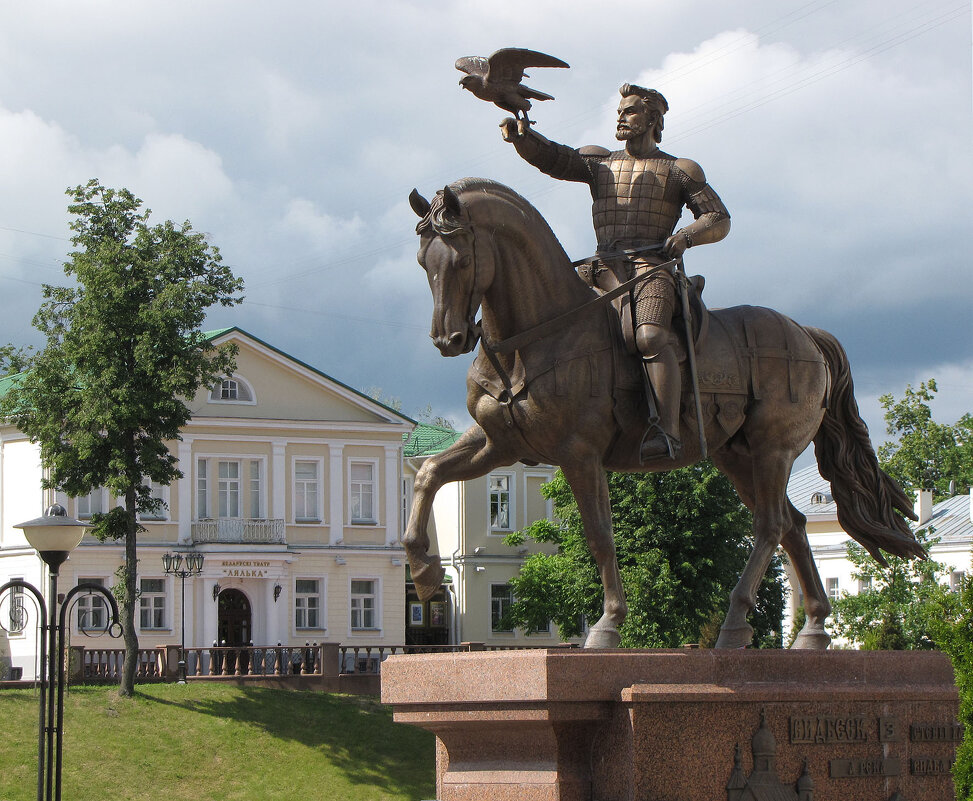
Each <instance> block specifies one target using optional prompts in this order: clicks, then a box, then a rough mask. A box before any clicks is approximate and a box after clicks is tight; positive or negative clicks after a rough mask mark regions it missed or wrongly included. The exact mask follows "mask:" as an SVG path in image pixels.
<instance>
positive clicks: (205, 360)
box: [4, 180, 242, 537]
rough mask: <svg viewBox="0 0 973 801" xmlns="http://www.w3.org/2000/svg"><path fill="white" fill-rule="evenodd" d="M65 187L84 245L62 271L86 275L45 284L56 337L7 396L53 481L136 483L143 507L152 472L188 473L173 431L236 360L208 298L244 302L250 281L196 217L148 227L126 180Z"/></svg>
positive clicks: (44, 311) (50, 336)
mask: <svg viewBox="0 0 973 801" xmlns="http://www.w3.org/2000/svg"><path fill="white" fill-rule="evenodd" d="M67 194H68V195H70V196H71V198H72V200H73V203H72V204H71V205H70V206H69V207H68V210H69V211H70V212H71V213H72V214H73V215H75V219H74V221H73V222H72V223H71V228H72V230H73V231H74V236H73V237H72V240H71V241H72V242H73V244H74V246H75V248H76V250H75V251H74V252H72V253H71V254H70V257H69V260H68V261H67V263H66V264H65V265H64V272H65V274H66V275H67V276H69V277H73V278H74V279H75V282H76V284H75V286H73V287H55V286H48V285H45V286H44V302H43V304H42V305H41V308H40V310H39V311H38V312H37V314H36V315H35V317H34V325H35V327H36V328H38V329H39V330H40V331H41V332H42V333H44V334H45V335H46V337H47V344H46V346H45V348H44V349H43V350H42V351H40V352H39V353H37V354H36V355H35V356H34V357H33V358H32V359H31V360H30V362H29V367H30V372H29V373H28V375H27V376H25V378H24V380H23V381H22V382H21V383H20V384H19V386H18V387H16V388H15V389H13V390H12V391H11V392H10V393H8V395H7V397H6V398H5V399H4V406H5V409H6V411H7V412H8V413H12V417H13V420H14V422H15V424H16V425H17V427H18V428H20V429H21V430H22V431H23V432H24V433H26V434H27V435H29V436H30V437H31V439H33V440H35V441H37V442H39V443H40V446H41V460H42V463H43V464H44V466H45V467H46V468H48V469H49V475H48V477H47V479H46V485H47V486H49V487H58V488H61V489H63V490H64V491H65V492H67V493H68V494H69V495H81V494H85V493H87V492H89V491H91V490H92V489H93V488H96V487H100V486H104V487H107V488H108V489H109V490H111V491H112V493H113V494H114V495H116V496H117V497H125V493H126V491H128V490H129V489H130V488H131V487H133V486H134V487H135V488H136V495H137V501H138V509H139V510H140V511H142V510H146V509H149V508H151V506H152V503H153V502H152V500H151V498H150V495H149V491H148V489H147V488H144V487H143V486H142V484H143V479H151V480H152V481H153V482H155V483H157V484H169V483H171V482H172V481H173V480H174V479H175V478H177V477H178V476H179V475H180V474H179V471H178V470H177V468H176V460H175V458H174V457H173V456H172V455H171V454H170V453H169V452H168V450H167V449H166V447H165V444H164V441H165V440H173V439H177V438H178V437H179V430H180V428H181V427H182V426H183V425H185V423H186V422H188V420H189V417H190V411H189V408H188V407H187V406H186V404H185V402H184V401H183V399H184V398H191V397H192V396H193V395H194V394H195V392H196V390H197V389H198V388H199V387H200V386H201V385H205V384H208V383H212V382H213V381H215V380H216V378H217V377H219V376H220V375H222V374H224V373H227V372H230V371H231V370H232V367H233V352H232V350H231V349H228V348H227V349H223V350H219V351H218V350H216V349H215V348H214V347H213V346H212V345H211V344H210V343H209V342H208V341H207V340H206V339H205V338H204V336H203V334H202V333H201V331H199V327H200V326H201V325H202V323H203V321H204V319H205V315H206V310H207V309H208V308H209V307H210V306H213V305H214V304H221V305H224V306H229V305H232V304H234V303H238V302H239V299H238V298H236V297H234V293H236V292H238V291H240V290H241V289H242V282H241V281H240V280H239V279H237V278H234V277H233V274H232V272H231V271H230V269H229V268H228V267H225V266H223V265H222V264H221V263H220V261H221V260H220V255H219V251H218V250H217V249H216V248H215V247H211V246H210V245H209V244H208V243H207V242H206V239H205V237H204V236H203V235H202V234H200V233H197V232H195V231H193V229H192V226H191V225H190V224H189V223H188V222H185V223H183V224H182V225H181V226H176V225H174V224H173V223H172V222H169V221H167V222H165V223H162V224H159V225H152V226H150V225H149V222H148V220H149V214H150V212H149V210H147V209H146V210H145V211H141V210H140V209H141V206H142V201H141V200H139V199H138V198H136V197H135V196H134V195H132V193H131V192H129V191H128V190H126V189H120V190H114V189H108V188H106V187H103V186H102V185H101V184H100V183H99V182H98V181H96V180H92V181H89V182H88V184H87V185H85V186H78V187H76V188H74V189H70V190H68V192H67ZM101 533H102V534H104V535H107V536H114V537H117V536H122V535H124V531H123V530H122V531H120V530H118V529H117V528H114V529H111V530H105V529H104V528H102V530H101Z"/></svg>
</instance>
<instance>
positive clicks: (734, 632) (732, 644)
mask: <svg viewBox="0 0 973 801" xmlns="http://www.w3.org/2000/svg"><path fill="white" fill-rule="evenodd" d="M752 642H753V627H752V626H751V625H750V624H749V623H745V624H744V625H742V626H737V627H736V628H732V629H730V628H727V627H726V626H723V628H721V629H720V638H719V639H718V640H717V641H716V647H717V648H746V647H747V646H749V645H750V643H752Z"/></svg>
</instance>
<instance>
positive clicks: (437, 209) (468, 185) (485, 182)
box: [416, 178, 553, 236]
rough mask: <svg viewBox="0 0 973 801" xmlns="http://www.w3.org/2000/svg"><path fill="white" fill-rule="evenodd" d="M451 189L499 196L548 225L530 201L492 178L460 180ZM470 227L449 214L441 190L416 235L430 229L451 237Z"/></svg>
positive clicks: (460, 192) (417, 227)
mask: <svg viewBox="0 0 973 801" xmlns="http://www.w3.org/2000/svg"><path fill="white" fill-rule="evenodd" d="M449 189H450V190H452V192H454V193H455V194H456V195H461V194H465V193H467V192H477V191H482V192H486V193H488V194H491V195H499V196H501V197H503V198H505V199H507V200H508V201H510V202H511V203H513V204H514V205H515V206H517V207H519V208H520V209H521V210H522V211H524V212H525V213H529V214H530V215H531V216H532V217H534V218H535V219H537V220H540V221H541V222H543V223H544V225H545V226H546V225H547V223H546V221H544V219H543V217H541V215H540V213H539V212H538V211H537V209H535V208H534V207H533V205H531V203H530V201H528V200H526V199H525V198H524V197H522V196H521V195H519V194H518V193H517V192H515V191H514V190H513V189H511V188H510V187H509V186H506V185H504V184H502V183H500V182H499V181H494V180H492V179H490V178H460V179H459V180H458V181H453V183H451V184H450V185H449ZM470 227H471V226H470V225H469V224H468V223H464V222H463V221H462V220H458V219H456V218H455V217H453V216H450V215H448V214H447V212H446V204H445V201H444V199H443V190H442V189H440V190H439V191H438V192H437V193H436V197H434V198H433V199H432V202H431V203H430V204H429V211H428V212H427V213H426V215H425V216H424V217H423V218H422V219H421V220H420V221H419V224H418V225H417V226H416V233H417V234H421V233H422V232H423V231H425V230H427V229H428V228H432V230H433V231H435V232H436V233H437V234H439V235H440V236H449V235H451V234H457V233H461V232H464V231H466V232H468V231H469V230H470ZM552 234H553V232H552Z"/></svg>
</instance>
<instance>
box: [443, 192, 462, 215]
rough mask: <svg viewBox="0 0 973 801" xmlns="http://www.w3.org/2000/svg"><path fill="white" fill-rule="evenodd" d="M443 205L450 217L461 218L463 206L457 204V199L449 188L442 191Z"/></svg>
mask: <svg viewBox="0 0 973 801" xmlns="http://www.w3.org/2000/svg"><path fill="white" fill-rule="evenodd" d="M443 205H444V206H445V207H446V211H447V212H448V213H449V215H450V216H451V217H460V216H462V214H463V206H462V204H460V202H459V197H457V195H456V193H455V192H454V191H453V190H452V189H450V188H449V186H447V187H445V188H444V189H443Z"/></svg>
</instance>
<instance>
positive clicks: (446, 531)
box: [405, 424, 561, 647]
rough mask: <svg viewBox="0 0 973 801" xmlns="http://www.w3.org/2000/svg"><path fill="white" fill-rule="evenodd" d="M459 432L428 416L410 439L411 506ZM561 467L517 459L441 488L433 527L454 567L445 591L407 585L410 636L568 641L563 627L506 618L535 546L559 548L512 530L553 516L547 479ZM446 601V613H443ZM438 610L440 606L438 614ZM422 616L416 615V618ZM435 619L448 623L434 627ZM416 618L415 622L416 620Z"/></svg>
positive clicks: (504, 642)
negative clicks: (414, 489)
mask: <svg viewBox="0 0 973 801" xmlns="http://www.w3.org/2000/svg"><path fill="white" fill-rule="evenodd" d="M458 436H459V434H458V433H457V432H455V431H451V430H449V429H444V428H438V427H436V426H427V425H422V424H420V425H419V426H417V428H416V430H415V431H414V432H413V434H412V435H411V436H410V438H409V440H408V441H407V442H406V459H405V474H406V492H405V495H406V506H407V505H408V501H409V500H410V486H411V481H412V479H413V478H414V477H415V473H416V472H417V471H418V469H419V467H420V466H421V465H422V463H423V462H424V461H425V459H427V458H428V457H429V456H430V455H432V454H435V453H438V452H439V451H441V450H443V449H444V448H446V447H448V446H449V445H451V444H452V443H453V442H454V441H455V440H456V439H457V438H458ZM553 475H554V468H553V467H551V466H549V465H538V466H535V467H527V466H525V465H523V464H521V463H519V462H518V463H516V464H514V465H511V466H510V467H504V468H500V469H497V470H495V471H493V472H492V473H490V474H489V475H486V476H483V477H481V478H477V479H472V480H470V481H464V482H454V483H451V484H446V485H445V486H444V487H443V488H442V489H440V490H439V492H438V493H437V494H436V499H435V501H434V503H433V513H432V519H431V522H430V527H429V537H430V540H431V548H430V552H432V553H438V554H439V555H440V556H441V558H442V561H443V566H444V567H445V568H446V581H445V583H444V585H443V589H442V592H441V593H440V594H439V595H438V596H437V597H436V598H434V599H433V600H432V601H431V602H426V603H425V604H422V603H421V602H419V599H418V596H417V595H416V594H415V590H414V588H413V587H412V586H411V585H407V591H408V592H407V604H408V609H407V632H406V637H407V640H408V641H411V642H416V643H429V644H435V643H443V644H445V643H459V642H482V643H484V644H486V645H487V646H516V647H525V646H544V645H555V644H557V643H559V642H560V641H561V638H560V637H559V636H558V630H557V627H556V626H555V625H553V624H551V625H550V626H549V629H548V631H545V632H537V633H533V634H527V633H526V632H524V631H522V630H519V629H515V630H513V631H510V630H507V629H505V628H504V627H503V626H502V625H501V624H500V623H499V620H500V618H501V617H502V615H503V613H504V611H505V610H506V609H507V608H508V606H509V605H510V604H511V603H512V602H513V595H512V591H511V588H510V584H509V582H510V579H511V578H513V577H514V576H515V575H517V573H518V572H519V571H520V567H521V565H522V564H523V561H524V559H525V558H526V557H527V556H528V555H529V554H531V553H535V552H538V551H544V552H548V553H553V551H554V546H551V545H546V544H538V543H535V542H533V541H531V540H528V541H527V542H525V543H524V545H523V546H519V547H512V546H509V545H506V544H505V543H504V537H506V535H508V534H510V533H511V532H513V531H517V530H519V529H522V528H524V527H526V526H527V525H529V524H530V523H532V522H534V521H535V520H541V519H553V509H552V506H551V502H550V501H548V500H547V499H545V498H544V496H543V495H542V494H541V487H542V486H543V485H544V484H545V483H546V482H548V481H550V480H551V478H552V477H553ZM440 603H442V604H445V607H443V608H444V609H445V610H446V612H447V615H446V618H445V620H444V618H443V616H442V615H440V614H438V613H437V609H438V608H439V607H437V606H435V605H436V604H440ZM434 613H435V614H434ZM413 617H414V621H413ZM432 620H435V621H437V622H439V623H445V626H438V627H432V628H431V627H430V622H431V621H432ZM413 622H414V625H413Z"/></svg>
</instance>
